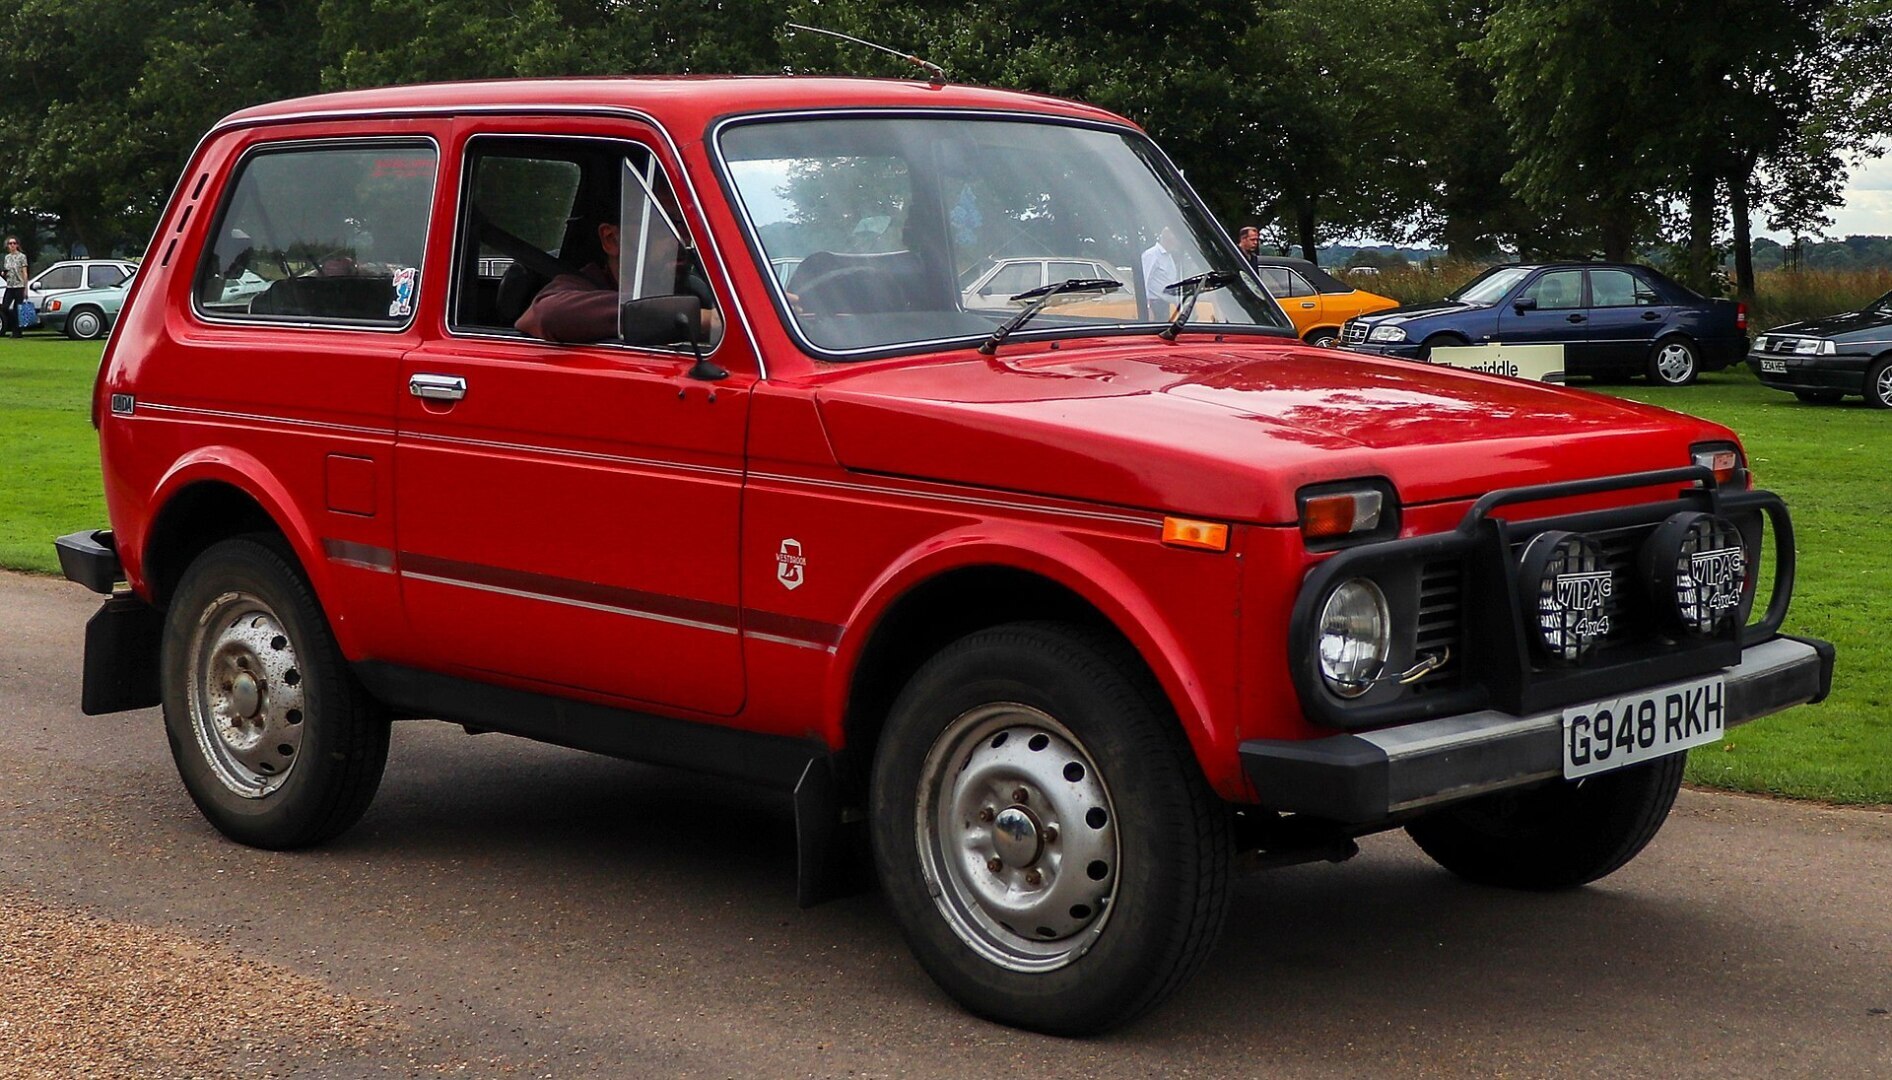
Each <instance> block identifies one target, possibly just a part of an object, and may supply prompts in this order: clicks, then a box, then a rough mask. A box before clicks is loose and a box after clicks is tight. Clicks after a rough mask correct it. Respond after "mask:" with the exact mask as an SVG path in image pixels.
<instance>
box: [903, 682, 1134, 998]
mask: <svg viewBox="0 0 1892 1080" xmlns="http://www.w3.org/2000/svg"><path fill="white" fill-rule="evenodd" d="M1021 793H1022V794H1023V795H1024V798H1022V799H1021V798H1018V796H1019V795H1020V794H1021ZM916 810H917V814H916V818H917V824H916V830H915V831H916V837H915V839H916V842H917V844H918V845H919V851H920V861H921V867H922V872H923V873H924V874H925V877H926V883H927V887H928V891H929V892H931V893H932V895H933V898H934V902H935V903H936V904H937V905H938V907H939V910H940V914H941V915H942V916H944V918H945V920H946V923H947V925H948V926H949V927H951V929H952V931H953V933H954V934H955V935H956V936H958V938H959V939H960V940H961V941H962V942H964V943H965V944H966V945H967V946H968V947H969V948H971V949H972V950H973V951H974V952H975V953H977V954H978V955H979V956H980V957H982V958H984V959H985V960H987V961H989V962H991V963H993V964H996V965H998V966H1000V967H1003V968H1006V969H1008V970H1012V971H1023V972H1045V971H1053V970H1056V969H1058V968H1061V967H1064V966H1065V965H1067V964H1070V963H1072V962H1073V961H1075V960H1077V959H1078V958H1079V957H1081V956H1083V955H1084V954H1085V953H1086V952H1089V951H1090V949H1091V947H1092V946H1093V945H1095V944H1096V942H1097V940H1098V936H1099V935H1100V934H1102V932H1103V929H1104V925H1105V923H1107V922H1108V921H1109V919H1110V912H1111V903H1112V897H1113V894H1114V892H1115V889H1116V883H1117V880H1118V878H1119V876H1120V869H1121V868H1120V865H1119V860H1120V847H1121V845H1120V843H1119V840H1118V834H1117V824H1116V822H1117V815H1116V809H1115V807H1114V806H1113V805H1112V804H1111V801H1110V790H1109V788H1108V787H1107V786H1106V784H1105V782H1104V779H1103V776H1102V774H1101V773H1099V772H1098V770H1097V767H1096V765H1095V763H1094V761H1093V760H1092V758H1091V756H1090V754H1089V752H1088V751H1086V750H1085V749H1084V746H1083V744H1082V743H1080V742H1079V741H1078V740H1077V737H1076V736H1074V735H1072V734H1071V732H1070V730H1069V729H1068V728H1066V727H1065V726H1064V725H1062V724H1060V723H1058V722H1057V721H1056V720H1054V719H1052V718H1051V717H1050V716H1049V715H1047V714H1046V713H1044V712H1042V711H1041V710H1038V709H1034V708H1032V707H1030V706H1027V705H1019V704H1013V703H995V704H991V705H983V706H980V707H979V708H976V709H973V710H971V711H969V712H966V713H963V714H961V715H960V716H959V717H958V718H956V719H954V720H953V721H952V723H950V724H948V725H946V729H945V730H944V731H943V732H941V733H940V736H939V738H938V739H936V740H934V743H933V747H932V749H931V750H930V751H929V752H928V753H927V756H926V761H925V764H924V765H923V766H922V770H921V780H920V790H919V793H918V800H917V805H916Z"/></svg>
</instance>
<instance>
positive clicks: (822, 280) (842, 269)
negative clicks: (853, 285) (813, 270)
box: [790, 266, 874, 315]
mask: <svg viewBox="0 0 1892 1080" xmlns="http://www.w3.org/2000/svg"><path fill="white" fill-rule="evenodd" d="M873 271H874V268H873V267H871V266H837V267H835V268H834V269H832V270H824V271H822V272H821V273H819V274H816V275H815V276H814V277H811V278H809V279H808V280H807V281H806V282H803V281H800V280H797V281H795V282H794V288H793V289H792V290H790V291H791V292H793V293H794V294H795V296H796V297H797V298H798V299H799V300H800V301H801V308H802V310H803V311H806V312H808V313H809V314H811V315H839V314H841V313H842V312H843V311H845V310H846V306H845V305H843V304H839V303H833V302H828V303H824V302H823V300H824V299H827V300H830V301H834V300H840V299H841V298H842V294H844V293H845V292H846V290H845V289H841V288H832V289H829V288H827V287H828V286H833V285H836V284H838V283H839V282H842V281H846V280H847V279H849V278H852V277H854V276H856V275H860V274H870V273H872V272H873ZM824 291H831V292H833V293H835V294H836V295H835V296H833V297H824Z"/></svg>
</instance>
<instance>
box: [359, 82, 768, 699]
mask: <svg viewBox="0 0 1892 1080" xmlns="http://www.w3.org/2000/svg"><path fill="white" fill-rule="evenodd" d="M484 123H487V124H491V123H492V122H491V121H484ZM573 123H574V121H570V120H566V121H556V120H550V119H547V120H542V121H532V120H516V119H512V120H508V121H507V122H506V127H505V129H504V130H505V131H506V132H507V134H506V135H505V136H504V137H502V136H498V135H494V136H491V137H484V136H480V135H478V134H477V132H476V131H475V130H474V127H475V122H474V121H465V122H463V126H462V128H461V129H460V137H461V138H462V139H463V140H466V141H465V142H464V143H463V145H464V147H465V149H464V151H463V153H464V154H465V155H466V160H468V161H469V162H471V163H472V164H470V165H469V166H468V167H466V168H464V169H463V170H462V175H463V176H464V177H467V178H468V179H467V189H468V190H467V192H466V193H465V194H464V195H463V196H462V200H463V201H467V202H472V201H477V202H479V203H480V204H481V205H480V212H479V214H478V215H477V216H471V215H469V214H468V213H467V211H466V210H465V209H464V208H463V209H462V211H461V213H462V224H461V227H460V228H461V233H460V236H459V238H458V239H459V243H458V244H457V246H456V249H455V250H456V251H457V252H459V259H460V265H459V266H456V267H455V268H454V270H453V277H454V285H455V298H456V299H457V300H458V302H457V303H450V304H449V305H447V307H446V311H447V312H449V313H451V314H450V316H449V317H448V319H447V322H448V323H449V327H448V333H446V334H443V335H442V336H440V337H439V338H437V339H436V340H432V341H429V342H427V343H426V344H425V345H423V346H422V347H421V348H419V349H417V350H415V351H414V352H411V353H409V354H407V355H406V356H405V357H404V358H403V360H402V369H401V388H400V392H399V399H398V400H399V404H398V406H397V421H398V425H397V426H398V430H397V437H396V451H395V460H396V466H397V475H398V488H397V494H396V504H397V507H398V510H399V551H398V563H399V566H400V572H401V581H402V596H403V601H404V603H405V606H406V609H407V612H408V617H409V621H410V623H411V625H412V626H413V627H414V629H415V631H416V632H417V633H419V634H422V635H425V636H426V637H427V639H428V646H427V652H428V654H430V655H432V656H436V657H446V658H449V659H448V661H447V666H450V667H452V668H454V669H455V670H457V671H458V672H459V673H462V674H469V675H472V676H474V677H478V676H480V675H481V674H488V675H499V676H507V677H512V678H518V679H527V680H531V681H533V682H535V683H538V684H541V685H543V686H544V687H546V688H547V689H548V690H550V691H552V692H557V691H558V690H559V689H561V688H564V689H570V690H579V691H587V692H592V693H598V694H607V695H611V696H613V697H619V698H626V699H632V700H635V701H640V702H647V703H651V704H653V705H660V706H668V707H672V708H677V709H685V710H691V711H696V712H701V713H707V714H711V715H724V716H726V715H732V714H734V713H736V712H737V711H738V710H740V708H741V707H742V703H743V698H744V679H743V667H742V651H741V644H740V638H739V636H738V633H739V620H738V613H739V609H740V597H739V594H738V585H737V541H738V528H739V525H740V514H739V511H740V508H741V495H742V480H743V448H744V438H745V430H746V424H747V415H746V414H747V410H748V404H749V396H750V394H749V391H750V388H751V387H752V386H753V385H754V382H755V376H754V374H753V372H754V371H755V370H756V365H755V362H754V354H753V348H752V346H751V345H750V344H749V342H748V340H747V339H746V338H743V337H740V336H739V335H737V334H734V333H725V334H723V335H722V337H721V340H720V341H716V342H714V343H713V344H712V345H710V346H708V348H709V349H710V356H711V357H712V358H713V359H714V361H715V362H716V363H718V364H721V365H722V366H723V367H724V368H726V369H728V371H729V376H728V377H727V378H725V379H722V380H720V381H708V380H703V379H697V378H692V377H690V375H689V374H688V372H689V371H690V369H691V366H692V363H693V360H692V359H691V358H690V357H689V353H688V349H687V348H632V347H629V346H625V345H619V344H570V345H559V344H553V343H551V342H547V341H541V340H537V339H535V338H531V337H527V336H525V335H524V334H522V333H519V332H516V331H515V330H514V329H513V324H514V322H515V320H517V318H518V314H517V310H515V308H516V307H518V305H523V304H525V303H526V302H528V301H529V300H530V299H531V297H533V296H534V295H536V294H538V293H539V292H541V291H542V290H541V288H540V286H539V284H538V283H539V282H542V281H543V280H544V278H545V277H546V276H547V275H546V274H544V273H538V276H537V277H536V278H530V279H529V277H528V275H529V273H533V272H537V270H538V268H539V267H543V268H544V269H545V270H557V269H558V266H557V264H556V263H553V262H552V261H551V260H552V256H553V255H554V254H558V255H561V256H562V257H564V258H565V259H566V260H567V262H568V264H571V263H580V262H582V263H585V264H587V265H588V266H589V268H590V269H589V270H588V271H587V273H588V274H590V275H592V277H593V281H592V285H591V287H584V286H581V287H580V289H579V293H578V295H577V296H576V297H574V296H573V294H572V293H571V292H570V291H569V290H567V291H566V293H565V296H566V298H567V299H573V298H576V299H580V300H582V301H584V303H585V304H586V305H587V306H586V307H585V310H586V311H589V310H590V307H589V303H590V300H591V299H592V294H594V293H597V292H607V293H610V294H615V296H616V297H617V298H619V299H622V298H625V297H627V296H629V295H630V294H631V293H632V292H635V291H636V290H638V289H645V287H646V286H649V288H648V289H646V291H645V292H644V293H640V294H639V295H653V296H654V295H660V294H661V295H671V294H673V293H681V292H682V291H683V288H684V285H685V284H686V283H687V284H689V285H690V286H692V287H693V288H694V287H695V286H697V285H698V284H699V283H700V287H701V288H702V289H703V290H704V295H705V296H706V297H707V296H709V295H710V294H709V293H708V289H709V286H708V284H707V282H705V281H703V279H702V277H701V276H699V275H694V274H690V273H686V268H685V267H684V266H683V264H682V263H681V261H680V260H678V261H673V260H676V256H677V252H678V248H677V246H676V245H675V244H674V243H671V244H669V245H668V246H665V245H664V244H663V243H661V242H659V241H661V239H662V238H661V236H660V235H659V233H658V230H659V229H660V228H666V227H667V226H665V225H664V224H663V223H664V222H665V221H666V220H668V219H669V218H670V216H671V215H674V214H677V213H678V212H679V211H678V208H677V205H676V203H675V201H674V198H673V197H672V196H670V195H669V188H670V185H669V182H668V181H667V180H665V176H666V175H668V176H674V175H675V163H674V162H669V161H664V160H663V159H662V158H661V156H660V157H659V158H658V164H659V166H660V168H659V169H658V170H657V171H656V172H655V173H652V172H651V171H650V168H649V166H650V148H651V147H652V146H656V145H658V144H657V143H656V142H655V141H654V140H653V139H650V138H649V134H650V133H649V132H647V131H645V130H644V129H642V128H640V127H638V126H637V125H634V124H630V123H625V124H622V125H619V124H615V123H613V122H608V121H597V120H587V121H584V123H585V124H586V125H588V127H587V129H585V130H582V131H577V132H573V131H569V127H570V125H572V124H573ZM535 124H538V125H542V126H545V127H548V128H551V127H554V126H556V125H559V124H563V125H565V126H566V127H565V128H564V129H560V130H559V131H558V135H557V137H536V136H534V135H533V134H532V132H533V130H535V127H534V125H535ZM548 134H549V133H548ZM626 156H629V157H631V158H634V159H636V160H635V162H634V164H633V165H632V166H631V167H630V168H635V170H636V177H632V176H631V175H630V173H629V172H628V171H627V169H626V167H624V166H623V160H624V158H625V157H626ZM559 162H565V163H567V164H568V165H570V166H571V167H570V168H569V169H561V168H555V167H553V166H556V165H557V164H558V163H559ZM489 164H491V165H492V168H491V170H490V172H489V171H488V170H487V166H488V165H489ZM638 178H642V179H643V183H654V185H655V188H656V189H657V190H658V191H659V193H660V198H659V201H658V202H653V201H651V200H649V199H648V198H647V197H646V196H645V195H644V194H643V186H642V184H640V183H639V182H638ZM659 202H662V203H663V204H664V205H663V206H662V209H661V210H660V209H657V207H658V205H659ZM540 203H545V204H546V205H540ZM677 225H678V227H679V228H680V229H681V230H682V231H683V232H685V234H686V235H687V234H694V235H702V233H701V223H700V221H698V222H691V221H688V220H683V221H680V222H678V223H677ZM601 226H604V228H601ZM476 229H477V231H478V232H479V235H478V236H477V237H476V236H473V235H472V233H473V232H474V231H476ZM554 241H556V242H557V244H558V246H559V251H558V252H556V253H554V252H552V251H551V250H550V245H551V244H552V243H553V242H554ZM614 244H615V245H617V248H618V255H619V256H622V255H623V253H630V252H637V253H642V255H644V256H646V257H645V258H642V259H637V258H632V259H623V258H614V256H613V252H612V250H611V245H614ZM496 247H497V250H495V248H496ZM535 250H536V254H535ZM664 253H667V254H664ZM659 255H662V258H659ZM705 257H706V258H707V256H705ZM652 259H656V260H657V261H656V262H652V261H651V260H652ZM625 267H631V268H632V269H633V270H634V271H636V272H634V273H632V274H631V276H628V277H627V276H626V273H625V269H624V268H625ZM613 268H615V269H613ZM711 269H712V272H714V269H715V268H711ZM566 272H567V273H569V272H570V268H569V266H568V268H567V270H566ZM600 275H609V276H604V277H600ZM613 277H615V278H616V279H620V280H624V281H626V282H630V283H631V284H630V285H628V286H627V288H626V289H615V288H614V287H613V286H610V285H609V284H608V282H609V281H610V280H611V279H612V278H613ZM600 281H603V282H606V283H607V284H603V285H600V284H599V282H600ZM660 281H661V286H659V285H656V284H653V283H656V282H660ZM555 291H556V290H555ZM509 298H512V299H509ZM604 307H605V308H606V309H607V321H609V312H610V310H613V305H612V304H610V303H606V304H605V305H604ZM572 310H573V309H567V312H566V317H567V318H569V317H571V315H572ZM548 318H549V317H548ZM531 322H532V320H526V323H527V324H529V323H531ZM547 325H548V326H549V325H550V324H549V322H548V323H547ZM561 325H568V324H567V323H561ZM686 325H687V323H686ZM598 333H599V335H600V336H604V335H608V334H609V333H610V330H609V329H605V330H602V331H599V332H598Z"/></svg>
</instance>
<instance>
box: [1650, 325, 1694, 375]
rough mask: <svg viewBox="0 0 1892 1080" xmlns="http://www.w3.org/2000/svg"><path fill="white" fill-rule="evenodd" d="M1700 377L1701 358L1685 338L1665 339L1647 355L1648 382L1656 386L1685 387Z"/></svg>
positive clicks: (1692, 343)
mask: <svg viewBox="0 0 1892 1080" xmlns="http://www.w3.org/2000/svg"><path fill="white" fill-rule="evenodd" d="M1699 375H1701V357H1700V355H1698V353H1697V352H1696V349H1695V343H1694V342H1692V341H1690V340H1688V339H1687V338H1679V337H1672V338H1665V339H1663V340H1661V341H1658V342H1656V347H1655V351H1654V352H1652V353H1650V354H1649V381H1650V382H1652V383H1655V384H1656V385H1658V386H1687V385H1688V384H1689V383H1692V382H1694V381H1695V379H1696V378H1697V377H1698V376H1699Z"/></svg>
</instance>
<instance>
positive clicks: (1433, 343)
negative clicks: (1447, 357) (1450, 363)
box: [1419, 334, 1471, 360]
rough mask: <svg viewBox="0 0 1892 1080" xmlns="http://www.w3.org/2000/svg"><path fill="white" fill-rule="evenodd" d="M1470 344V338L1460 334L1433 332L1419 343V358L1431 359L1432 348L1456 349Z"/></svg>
mask: <svg viewBox="0 0 1892 1080" xmlns="http://www.w3.org/2000/svg"><path fill="white" fill-rule="evenodd" d="M1470 344H1471V339H1470V338H1467V337H1465V336H1464V335H1462V334H1434V335H1432V336H1431V337H1429V338H1427V339H1425V341H1424V342H1422V343H1420V346H1419V359H1421V360H1430V359H1432V350H1433V349H1436V348H1447V349H1456V348H1459V347H1461V346H1465V345H1470Z"/></svg>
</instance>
